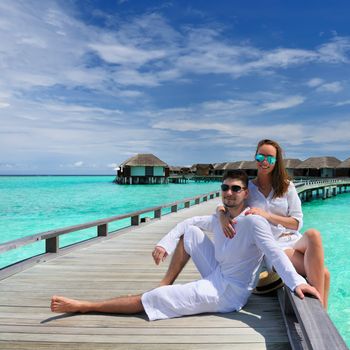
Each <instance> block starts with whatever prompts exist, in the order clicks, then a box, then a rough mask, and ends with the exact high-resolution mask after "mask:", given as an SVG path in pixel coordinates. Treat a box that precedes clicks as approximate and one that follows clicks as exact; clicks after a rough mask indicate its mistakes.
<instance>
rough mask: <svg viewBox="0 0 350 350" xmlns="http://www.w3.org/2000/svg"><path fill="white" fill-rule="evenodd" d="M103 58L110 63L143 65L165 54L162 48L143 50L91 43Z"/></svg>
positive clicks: (119, 45)
mask: <svg viewBox="0 0 350 350" xmlns="http://www.w3.org/2000/svg"><path fill="white" fill-rule="evenodd" d="M89 47H90V48H92V49H93V50H95V51H96V52H97V53H98V54H99V55H100V56H101V58H102V59H104V60H105V61H107V62H109V63H115V64H126V65H137V66H141V65H143V64H145V63H147V62H149V61H152V60H157V59H161V58H163V57H164V56H165V52H164V51H162V50H142V49H140V48H136V47H131V46H127V45H122V44H119V43H114V44H98V43H96V44H90V45H89Z"/></svg>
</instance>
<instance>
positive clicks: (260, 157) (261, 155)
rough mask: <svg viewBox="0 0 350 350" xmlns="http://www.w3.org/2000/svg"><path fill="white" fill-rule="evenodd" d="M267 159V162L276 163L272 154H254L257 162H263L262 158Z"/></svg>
mask: <svg viewBox="0 0 350 350" xmlns="http://www.w3.org/2000/svg"><path fill="white" fill-rule="evenodd" d="M265 159H266V160H267V162H268V163H269V164H271V165H273V164H275V163H276V157H273V156H265V155H264V154H260V153H258V154H257V155H256V156H255V160H256V161H257V162H259V163H261V162H263V161H264V160H265Z"/></svg>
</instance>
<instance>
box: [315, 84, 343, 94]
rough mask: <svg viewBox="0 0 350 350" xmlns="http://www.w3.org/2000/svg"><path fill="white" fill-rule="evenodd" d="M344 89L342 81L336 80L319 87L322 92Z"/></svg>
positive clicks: (318, 89) (334, 91)
mask: <svg viewBox="0 0 350 350" xmlns="http://www.w3.org/2000/svg"><path fill="white" fill-rule="evenodd" d="M342 90H343V86H342V83H341V82H340V81H335V82H333V83H326V84H322V85H321V86H319V87H318V88H317V91H321V92H333V93H337V92H339V91H342Z"/></svg>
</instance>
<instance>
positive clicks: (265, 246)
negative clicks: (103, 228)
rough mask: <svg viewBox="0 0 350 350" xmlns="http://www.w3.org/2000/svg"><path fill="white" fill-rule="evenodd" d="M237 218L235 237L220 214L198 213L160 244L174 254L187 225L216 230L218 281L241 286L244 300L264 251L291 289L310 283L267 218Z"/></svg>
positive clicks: (252, 285)
mask: <svg viewBox="0 0 350 350" xmlns="http://www.w3.org/2000/svg"><path fill="white" fill-rule="evenodd" d="M246 210H247V209H246ZM235 219H236V220H237V224H236V225H235V228H236V235H235V237H234V238H233V239H229V238H226V237H225V235H224V234H223V233H222V229H221V226H220V222H219V219H218V217H217V216H216V215H209V216H196V217H193V218H191V219H187V220H185V221H183V222H181V223H179V224H178V225H176V227H175V228H174V229H172V230H171V231H170V232H169V233H168V234H167V235H166V236H165V237H164V238H163V239H162V240H161V241H160V242H159V243H158V244H157V245H159V246H161V247H163V248H164V249H165V250H166V251H167V253H168V254H171V253H172V252H173V251H174V250H175V248H176V245H177V242H178V241H179V239H180V237H181V236H182V235H183V234H184V230H185V227H186V225H194V226H197V227H199V228H201V229H202V230H205V231H210V232H213V233H214V247H215V258H216V260H217V261H218V263H219V270H218V271H219V274H218V275H217V277H216V278H217V280H218V284H221V285H222V288H226V287H227V285H232V286H233V287H234V288H236V289H237V288H240V289H241V290H242V295H241V297H242V300H244V299H246V298H248V296H249V295H250V293H251V290H252V289H253V288H254V286H255V282H256V279H257V273H258V272H259V268H260V265H261V262H262V259H263V256H264V254H266V255H267V256H268V257H269V259H270V260H271V262H272V263H273V266H274V267H275V269H276V271H277V272H278V274H279V275H280V276H281V278H282V279H283V280H284V282H285V284H286V285H287V286H288V287H289V288H290V289H291V290H294V289H295V287H296V286H298V285H300V284H302V283H306V281H305V279H304V278H303V277H301V276H300V275H298V274H297V272H296V271H295V269H294V267H293V265H292V263H291V262H290V260H289V259H288V257H287V256H286V254H284V252H283V251H282V250H281V249H280V248H279V247H278V245H277V242H276V241H275V239H274V237H273V235H272V233H271V230H270V225H269V223H268V222H267V220H265V219H264V218H263V217H261V216H258V215H248V216H246V215H245V214H244V211H243V212H242V213H241V214H240V215H239V216H237V217H236V218H235Z"/></svg>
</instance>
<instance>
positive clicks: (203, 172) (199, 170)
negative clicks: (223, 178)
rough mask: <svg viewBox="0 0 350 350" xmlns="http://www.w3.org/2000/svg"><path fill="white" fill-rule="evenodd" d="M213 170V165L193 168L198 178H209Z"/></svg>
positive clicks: (201, 165) (194, 165)
mask: <svg viewBox="0 0 350 350" xmlns="http://www.w3.org/2000/svg"><path fill="white" fill-rule="evenodd" d="M213 169H214V167H213V164H193V165H192V167H191V171H192V172H193V173H194V174H196V175H198V176H209V175H210V174H211V172H212V171H213Z"/></svg>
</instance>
